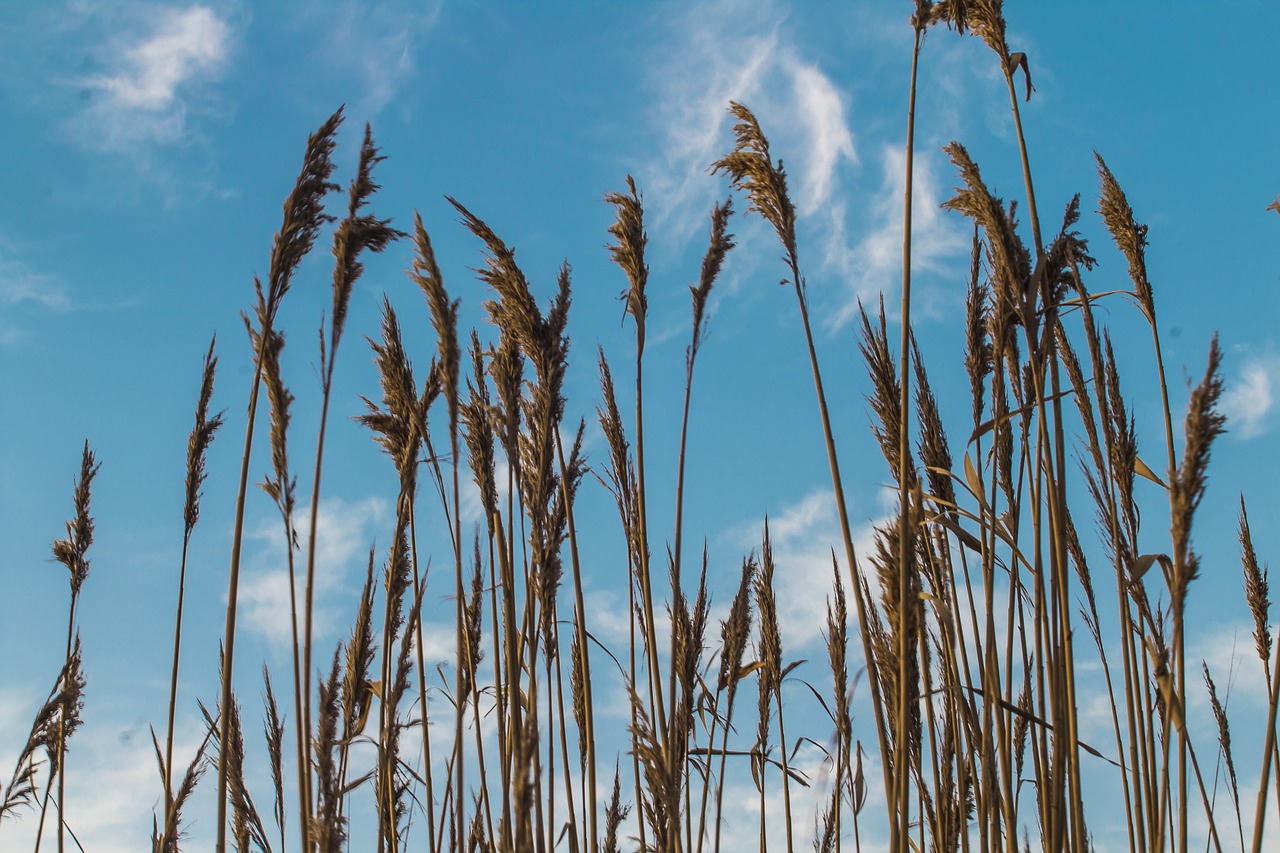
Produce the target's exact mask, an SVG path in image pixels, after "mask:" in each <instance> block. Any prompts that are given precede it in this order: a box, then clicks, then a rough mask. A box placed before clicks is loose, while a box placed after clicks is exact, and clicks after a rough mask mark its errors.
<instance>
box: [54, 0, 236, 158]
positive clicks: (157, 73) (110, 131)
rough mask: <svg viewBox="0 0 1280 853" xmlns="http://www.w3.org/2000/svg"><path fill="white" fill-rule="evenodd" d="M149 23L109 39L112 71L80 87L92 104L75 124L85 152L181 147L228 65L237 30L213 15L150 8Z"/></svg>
mask: <svg viewBox="0 0 1280 853" xmlns="http://www.w3.org/2000/svg"><path fill="white" fill-rule="evenodd" d="M145 21H146V23H145V24H143V25H141V26H140V27H139V28H138V29H135V30H132V31H130V32H128V33H127V34H124V35H119V36H115V37H114V38H112V39H111V40H110V41H109V45H108V48H107V50H108V56H109V59H108V60H107V70H106V71H105V72H103V73H101V74H97V75H94V76H92V77H90V78H88V79H87V80H83V81H81V84H82V85H83V86H85V87H86V91H87V92H88V93H89V94H90V95H91V97H90V102H89V104H88V106H87V107H86V108H85V109H84V111H83V112H82V113H81V114H80V115H79V116H78V117H77V121H76V125H77V128H78V130H79V131H80V133H79V136H80V139H81V141H82V142H83V143H84V144H85V145H86V146H87V147H90V148H97V149H100V150H106V151H119V152H129V151H133V150H134V149H136V148H137V147H138V146H146V145H156V144H159V145H165V144H173V143H177V142H180V141H182V140H183V139H184V138H185V137H186V136H187V135H188V133H189V131H190V128H189V126H188V115H189V114H190V112H192V110H193V109H196V108H198V107H199V101H198V100H196V98H197V97H198V95H199V93H200V92H201V89H202V87H203V86H205V85H206V84H207V83H209V82H210V81H212V80H214V79H216V78H217V77H218V75H219V74H220V73H221V72H222V70H223V68H224V67H225V65H226V62H227V59H228V56H229V54H230V51H231V46H232V44H231V42H232V31H231V27H230V25H229V24H228V22H227V21H226V20H225V19H224V18H222V17H220V16H219V15H218V13H217V12H215V11H214V10H213V9H211V8H209V7H207V6H188V7H186V8H173V7H160V8H151V9H148V10H147V14H146V17H145Z"/></svg>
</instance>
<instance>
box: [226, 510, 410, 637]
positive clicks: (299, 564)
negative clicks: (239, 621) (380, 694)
mask: <svg viewBox="0 0 1280 853" xmlns="http://www.w3.org/2000/svg"><path fill="white" fill-rule="evenodd" d="M317 515H318V518H317V527H318V529H319V531H320V532H319V536H318V538H317V540H316V590H315V595H316V598H315V602H316V604H315V623H316V636H317V637H323V636H325V635H327V633H328V632H329V631H330V630H331V629H332V628H333V627H334V626H335V625H336V624H337V616H336V614H335V613H333V612H332V607H331V606H328V604H327V601H326V599H327V595H328V594H329V593H332V592H336V591H339V590H340V588H341V586H342V583H343V581H344V580H345V579H346V578H347V577H348V576H353V575H356V574H358V575H359V577H360V579H361V581H360V582H363V577H364V571H365V569H366V568H367V566H368V562H367V560H368V553H369V550H368V549H369V548H370V546H372V545H374V540H375V538H376V537H377V531H378V530H380V527H379V525H380V524H381V523H382V522H385V521H387V519H388V518H389V517H390V508H389V505H388V503H387V501H386V500H384V499H383V498H379V497H372V498H365V499H364V500H360V501H344V500H341V499H339V498H328V499H325V500H322V501H321V502H320V511H319V513H318V514H317ZM310 518H311V513H310V508H309V507H300V508H299V509H298V512H297V517H296V522H297V525H298V541H300V542H304V543H305V542H306V541H307V535H308V530H309V528H310ZM252 538H253V539H255V540H257V541H259V542H261V543H262V549H261V550H260V551H259V552H258V553H257V554H256V555H255V556H254V557H253V560H252V566H253V571H252V573H251V574H250V576H249V577H247V578H246V580H245V581H244V582H243V583H242V584H241V586H240V607H241V612H242V613H243V614H244V619H245V624H246V625H247V626H248V627H249V629H250V630H252V631H253V632H255V633H257V634H258V635H260V636H262V637H264V638H266V639H267V640H268V641H269V642H272V643H274V644H276V645H278V646H287V645H288V644H289V643H290V642H291V640H292V636H291V633H290V632H291V628H290V620H289V573H288V568H287V563H286V555H285V547H284V531H283V528H282V526H281V522H280V520H279V518H271V519H265V520H264V521H263V522H262V524H261V525H260V526H259V527H258V529H257V530H255V531H254V533H253V534H252ZM384 538H388V539H389V538H390V534H389V533H387V534H385V536H384ZM374 559H375V560H376V559H377V555H376V554H375V557H374ZM294 560H295V564H294V566H295V568H294V570H295V572H297V573H302V572H305V561H306V557H305V554H299V553H295V555H294ZM375 571H377V569H376V568H375ZM302 590H303V587H302V579H301V577H299V579H298V582H297V584H296V592H297V594H298V603H299V607H301V604H302Z"/></svg>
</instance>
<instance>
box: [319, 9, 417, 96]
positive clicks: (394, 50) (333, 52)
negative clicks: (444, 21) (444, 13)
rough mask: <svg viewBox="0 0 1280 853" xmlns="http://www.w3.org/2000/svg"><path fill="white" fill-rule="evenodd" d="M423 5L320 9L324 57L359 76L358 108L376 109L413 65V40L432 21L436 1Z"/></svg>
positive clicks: (349, 72)
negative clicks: (324, 32)
mask: <svg viewBox="0 0 1280 853" xmlns="http://www.w3.org/2000/svg"><path fill="white" fill-rule="evenodd" d="M425 6H426V8H422V7H421V6H419V5H418V4H410V5H407V6H406V5H401V4H388V3H363V2H349V3H343V4H342V5H341V6H340V7H339V8H338V10H337V13H336V15H335V14H332V13H330V12H325V13H324V14H323V16H322V17H321V18H320V21H321V22H322V23H323V25H324V27H325V29H326V31H327V34H328V38H327V39H326V47H325V54H324V62H325V64H326V65H328V66H330V67H332V66H334V65H335V64H336V65H337V67H338V69H340V71H341V73H342V74H343V75H344V76H354V77H355V78H356V79H357V80H358V81H359V83H360V85H361V87H362V92H361V95H360V103H359V104H358V105H357V107H358V110H359V112H361V113H364V114H365V115H373V114H376V113H378V112H380V111H381V110H382V108H383V107H385V106H386V105H387V104H388V103H389V102H390V101H391V99H392V98H393V97H394V96H395V94H396V91H397V90H398V89H399V88H400V87H401V86H402V85H404V83H405V82H406V81H407V80H408V79H409V77H410V76H411V75H412V74H413V73H414V71H415V70H416V65H415V62H414V54H415V48H416V47H417V42H418V40H419V39H420V38H421V36H422V35H423V34H425V33H426V32H427V31H428V30H430V29H431V28H432V27H433V26H434V25H435V22H436V19H437V18H438V17H439V15H440V8H441V4H440V3H438V2H434V3H428V4H425Z"/></svg>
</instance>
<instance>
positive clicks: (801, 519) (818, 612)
mask: <svg viewBox="0 0 1280 853" xmlns="http://www.w3.org/2000/svg"><path fill="white" fill-rule="evenodd" d="M763 533H764V523H763V519H761V520H760V521H758V522H750V523H747V524H742V525H738V526H735V527H733V528H731V529H730V530H729V531H728V533H727V534H726V539H727V540H729V541H730V542H732V543H734V544H735V545H736V546H738V547H739V548H741V549H742V550H743V553H747V552H750V551H752V550H754V551H755V553H756V554H757V555H759V553H760V546H761V542H762V540H763ZM853 534H854V550H855V551H856V553H857V554H858V560H859V564H860V565H864V566H865V565H867V562H866V560H865V559H863V555H865V554H867V553H869V552H870V550H871V548H872V546H873V544H874V532H873V529H872V525H871V524H865V525H863V526H861V527H859V528H857V529H855V530H854V531H853ZM769 540H770V544H771V546H772V548H773V559H774V564H775V565H776V566H777V572H776V574H775V575H774V583H775V589H776V592H777V597H778V621H779V627H780V628H781V631H782V643H783V648H784V650H785V649H797V650H798V649H801V648H808V647H809V646H811V645H812V644H813V643H815V642H817V641H818V640H820V639H821V636H822V631H823V629H824V627H825V625H826V618H827V600H828V598H829V597H830V596H831V593H832V591H833V589H834V584H835V582H836V577H837V576H838V577H839V579H840V583H841V584H842V585H843V586H844V590H845V593H846V595H852V588H851V587H850V585H849V574H848V572H849V570H848V566H847V565H846V564H845V557H844V547H843V545H841V544H840V542H841V538H840V527H839V523H838V521H837V519H836V505H835V496H834V495H833V494H832V492H831V491H829V490H822V491H817V492H813V493H811V494H809V495H807V496H805V497H804V498H802V499H801V500H799V501H797V502H795V503H792V504H789V505H787V506H784V507H782V509H781V511H779V512H778V513H776V514H771V515H770V516H769ZM833 550H834V552H835V554H836V559H837V561H838V564H839V566H840V569H839V571H838V572H836V571H835V569H834V566H833V563H832V559H831V555H832V551H833ZM788 656H791V653H790V652H788Z"/></svg>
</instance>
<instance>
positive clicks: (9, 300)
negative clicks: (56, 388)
mask: <svg viewBox="0 0 1280 853" xmlns="http://www.w3.org/2000/svg"><path fill="white" fill-rule="evenodd" d="M74 307H75V306H74V305H73V304H72V301H71V295H70V292H69V290H68V288H67V286H66V284H65V283H64V282H63V281H62V280H61V279H60V278H58V277H57V276H55V275H52V274H51V273H47V272H44V271H42V270H40V269H38V268H37V267H35V266H33V265H32V264H30V263H28V262H27V261H24V260H21V259H19V258H15V257H13V252H12V251H11V249H10V248H9V246H8V245H7V244H6V242H5V241H4V240H3V239H2V238H0V308H3V309H4V317H2V318H0V346H18V345H19V344H22V343H24V342H26V341H27V340H28V338H29V336H30V331H29V329H30V325H32V324H31V323H29V322H28V321H29V320H31V319H32V316H31V315H39V314H41V313H46V314H47V313H48V312H58V313H61V312H65V311H70V310H72V308H74Z"/></svg>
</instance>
